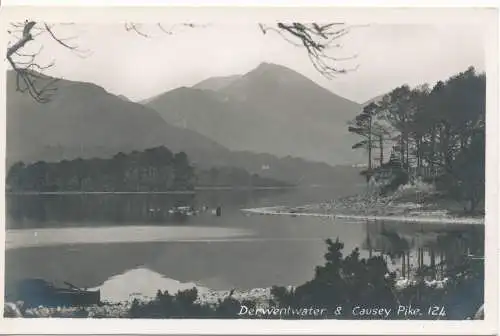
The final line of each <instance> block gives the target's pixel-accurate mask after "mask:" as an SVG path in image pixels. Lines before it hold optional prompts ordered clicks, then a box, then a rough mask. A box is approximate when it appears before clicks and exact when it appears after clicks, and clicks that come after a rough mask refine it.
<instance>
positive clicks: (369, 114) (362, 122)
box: [348, 103, 378, 172]
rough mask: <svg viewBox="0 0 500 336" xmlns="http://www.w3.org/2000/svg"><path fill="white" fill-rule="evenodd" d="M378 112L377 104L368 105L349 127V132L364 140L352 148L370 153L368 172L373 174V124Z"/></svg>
mask: <svg viewBox="0 0 500 336" xmlns="http://www.w3.org/2000/svg"><path fill="white" fill-rule="evenodd" d="M377 111H378V106H377V104H375V103H370V104H368V105H367V106H365V107H364V108H363V111H362V112H361V114H359V115H357V116H356V117H355V118H354V121H353V122H352V123H351V126H349V127H348V130H349V132H351V133H354V134H357V135H359V136H360V137H362V139H363V140H361V141H360V142H357V143H355V144H354V145H353V146H352V148H353V149H356V148H364V149H366V151H367V152H368V172H371V170H372V149H373V147H374V144H373V140H374V134H373V123H374V118H375V115H376V113H377Z"/></svg>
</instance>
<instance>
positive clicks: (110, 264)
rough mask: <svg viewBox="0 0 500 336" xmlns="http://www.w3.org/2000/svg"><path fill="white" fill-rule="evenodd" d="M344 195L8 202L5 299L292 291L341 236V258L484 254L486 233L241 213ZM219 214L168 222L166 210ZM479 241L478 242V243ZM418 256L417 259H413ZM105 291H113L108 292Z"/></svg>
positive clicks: (214, 194)
mask: <svg viewBox="0 0 500 336" xmlns="http://www.w3.org/2000/svg"><path fill="white" fill-rule="evenodd" d="M346 193H352V191H347V190H342V191H340V190H334V189H319V188H315V189H306V190H293V191H291V190H288V191H254V192H250V191H239V192H230V191H203V192H198V193H197V194H196V195H86V196H81V195H46V196H12V195H9V196H8V197H7V222H6V226H7V235H6V237H7V238H6V239H7V241H6V246H7V250H6V272H5V273H6V292H7V293H9V290H10V288H11V287H12V284H13V283H14V282H15V281H17V280H19V279H22V278H33V277H37V278H44V279H46V280H49V281H53V282H55V283H62V282H63V281H67V282H70V283H72V284H74V285H77V286H81V287H87V288H95V287H101V288H106V290H107V291H108V293H106V291H104V293H103V295H104V296H106V295H107V294H109V295H108V296H109V297H111V296H112V297H113V298H114V299H117V298H119V297H126V296H127V295H128V294H130V293H131V292H141V293H142V294H151V293H154V292H155V291H156V290H157V289H158V288H159V287H164V288H165V287H168V286H170V285H171V284H172V281H174V280H175V281H174V282H175V283H176V284H177V285H179V283H178V282H181V283H187V284H186V286H188V287H189V286H190V285H192V284H193V283H194V284H197V285H200V286H205V287H210V288H214V289H229V288H239V289H248V288H254V287H267V286H271V285H299V284H302V283H304V282H305V281H307V280H310V279H311V277H312V276H313V274H314V267H315V266H316V265H319V264H322V263H323V255H324V253H325V252H326V245H325V242H324V240H325V239H326V238H333V239H335V238H337V237H338V238H339V239H340V240H341V241H342V242H343V243H344V244H345V253H348V252H350V251H351V250H352V249H354V248H356V247H359V248H360V249H361V251H362V254H363V255H364V256H368V255H369V254H370V253H379V252H381V251H383V252H392V254H393V255H394V258H392V259H388V261H389V263H390V264H391V265H393V267H394V268H397V267H398V263H399V261H398V255H399V254H398V253H400V251H401V250H403V251H408V252H410V256H411V262H412V263H413V262H414V257H415V253H413V254H412V252H415V251H417V249H419V248H423V249H424V250H425V253H424V255H425V258H429V255H430V253H431V251H432V253H433V254H437V255H439V256H441V257H443V258H444V257H447V258H453V256H457V255H459V254H460V253H462V254H463V253H482V250H483V244H484V243H483V242H484V227H482V226H478V225H471V226H467V225H445V224H443V225H435V224H422V225H420V224H415V223H381V222H371V223H366V222H359V221H358V222H357V221H338V220H331V219H324V218H313V217H289V216H264V215H250V216H248V215H245V214H243V213H242V212H241V211H240V209H242V208H250V207H261V206H274V205H303V204H308V203H314V202H321V201H327V200H329V199H333V198H336V197H339V196H345V195H346ZM182 205H192V206H194V207H195V208H201V207H202V206H206V207H208V208H210V209H212V208H214V207H216V206H218V205H220V206H222V216H221V217H216V216H214V215H212V214H211V212H210V211H207V212H205V213H201V214H199V215H198V216H192V217H188V218H172V216H169V215H168V210H169V209H170V208H171V207H173V206H182ZM481 237H483V240H482V239H481ZM415 258H416V257H415ZM172 279H174V280H172ZM110 289H112V292H113V293H111V291H109V290H110Z"/></svg>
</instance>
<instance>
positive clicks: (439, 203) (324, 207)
mask: <svg viewBox="0 0 500 336" xmlns="http://www.w3.org/2000/svg"><path fill="white" fill-rule="evenodd" d="M242 211H243V212H246V213H248V214H265V215H290V216H313V217H329V218H332V219H333V218H341V219H355V220H384V221H401V222H421V223H456V224H484V215H470V214H467V215H466V214H464V212H463V209H462V208H461V205H460V204H458V203H457V202H454V201H452V200H449V199H446V198H444V197H442V196H441V195H439V193H437V192H436V191H434V190H433V189H432V187H430V186H428V185H423V184H416V185H415V184H413V185H403V186H401V187H400V188H399V189H398V190H396V191H395V192H394V193H393V194H391V195H388V196H379V195H378V194H376V193H373V192H366V193H364V194H359V195H355V196H350V197H344V198H339V199H334V200H331V201H328V202H323V203H319V204H308V205H302V206H297V207H288V206H276V207H267V208H254V209H243V210H242Z"/></svg>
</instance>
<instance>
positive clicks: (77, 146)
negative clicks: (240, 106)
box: [6, 72, 357, 185]
mask: <svg viewBox="0 0 500 336" xmlns="http://www.w3.org/2000/svg"><path fill="white" fill-rule="evenodd" d="M7 75H8V77H7V132H6V133H7V134H6V135H7V148H6V154H7V167H8V168H9V167H10V166H11V165H12V164H13V163H15V162H18V161H24V162H25V163H32V162H35V161H38V160H43V161H51V162H54V161H60V160H63V159H68V160H71V159H75V158H83V159H85V158H93V157H96V158H109V157H112V156H113V155H115V154H117V153H118V152H124V153H127V152H130V151H133V150H139V151H140V150H143V149H146V148H153V147H157V146H163V145H164V146H166V147H168V148H169V149H171V150H172V151H175V152H179V151H185V152H186V153H187V154H188V156H189V158H190V160H191V162H193V163H194V164H195V165H196V166H197V167H198V168H200V169H208V168H211V167H237V168H242V169H245V170H247V171H248V172H249V173H251V174H258V175H259V176H262V177H263V178H272V179H275V180H281V181H285V182H289V183H297V182H299V183H300V182H303V183H304V184H330V185H331V184H336V183H337V181H340V182H342V183H344V182H345V181H346V179H345V178H344V177H345V176H346V175H349V176H350V175H351V174H352V175H353V176H354V175H356V174H357V173H352V172H351V170H348V171H345V172H344V171H343V170H342V172H341V174H340V175H339V170H338V169H336V168H334V167H331V166H328V165H326V164H322V163H314V162H307V161H305V160H301V159H291V158H282V159H280V158H277V157H276V156H273V155H269V154H254V153H250V152H246V153H245V152H231V151H230V150H228V149H227V148H225V147H224V146H222V145H219V144H218V143H216V142H214V141H212V140H210V139H209V138H207V137H206V136H204V135H201V134H199V133H197V132H194V131H192V130H189V129H184V128H182V127H176V126H173V125H171V124H169V123H167V122H165V120H164V119H163V118H161V117H160V116H159V114H158V113H157V112H156V111H155V110H153V109H151V108H148V107H145V106H143V105H140V104H137V103H133V102H130V101H125V100H123V99H122V98H121V97H118V96H115V95H112V94H110V93H108V92H106V91H105V90H104V89H103V88H101V87H99V86H97V85H95V84H91V83H82V82H75V81H69V80H60V81H59V82H58V83H57V87H58V90H57V92H56V94H55V95H54V97H53V99H52V101H50V102H49V103H45V104H40V103H37V102H35V101H34V100H33V99H32V98H31V97H30V96H29V95H28V94H26V93H21V92H18V91H16V86H15V74H14V73H12V72H8V74H7ZM192 90H194V89H188V91H189V92H190V93H191V91H192ZM183 91H184V90H183V89H179V90H178V92H177V93H176V94H179V95H180V96H182V94H183ZM197 92H198V93H199V95H200V96H202V97H204V96H205V95H206V94H207V91H203V90H197ZM190 96H191V95H189V97H190ZM208 96H209V97H212V96H210V95H208ZM214 99H215V98H214ZM217 99H219V98H218V96H217V97H216V99H215V101H214V102H213V104H214V105H217V104H218V103H219V101H218V100H217ZM206 106H209V105H208V104H207V105H206ZM208 120H212V118H209V119H208ZM237 135H238V134H237V133H234V139H237V138H238V137H237ZM344 173H345V174H344ZM356 176H357V175H356Z"/></svg>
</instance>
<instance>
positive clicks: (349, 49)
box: [2, 8, 498, 331]
mask: <svg viewBox="0 0 500 336" xmlns="http://www.w3.org/2000/svg"><path fill="white" fill-rule="evenodd" d="M64 11H65V10H63V9H61V10H59V13H61V16H59V20H54V17H55V15H47V16H45V15H44V13H47V12H48V10H47V9H45V10H44V11H43V10H41V11H40V14H36V15H35V14H33V11H32V12H26V15H25V16H23V15H22V11H21V10H17V11H16V12H15V15H12V18H11V17H9V16H7V14H5V13H4V16H3V17H2V21H3V26H2V29H3V30H4V31H3V34H4V35H5V37H6V41H5V42H6V43H7V44H6V57H5V58H4V65H5V73H4V78H5V90H4V91H5V93H6V94H5V103H6V109H5V115H6V118H5V139H6V140H5V141H6V143H5V175H4V177H3V178H4V181H5V198H4V200H5V221H4V222H5V263H4V285H3V290H4V304H3V309H4V311H3V320H4V321H9V320H12V319H17V320H23V319H46V318H52V319H57V320H60V319H87V320H96V319H123V320H137V319H139V320H144V319H155V320H162V319H169V320H171V319H176V320H177V319H184V320H190V319H197V320H199V319H205V320H207V319H209V320H212V319H219V320H221V319H225V320H228V319H230V320H231V319H232V320H251V321H255V322H256V323H257V322H258V321H260V320H279V321H288V320H300V321H305V322H307V321H317V320H346V321H352V320H372V321H373V320H405V321H408V320H410V321H416V320H417V321H438V320H439V321H463V320H472V321H473V322H474V321H476V320H479V321H484V320H485V319H487V318H493V316H491V315H490V317H488V314H491V312H493V313H495V310H496V303H491V304H486V301H488V300H491V299H495V298H496V292H490V293H493V294H495V298H493V297H491V298H486V296H487V295H486V294H485V288H486V286H485V283H486V282H488V281H494V282H495V279H494V278H491V277H492V276H496V273H495V272H496V271H495V272H493V273H486V266H485V265H486V263H488V262H489V261H488V258H490V255H487V253H488V252H487V249H486V246H487V245H488V243H489V241H490V239H492V240H491V241H492V243H495V242H496V236H494V235H495V234H496V231H488V229H487V226H491V225H493V226H496V225H497V222H496V219H495V218H493V222H491V221H490V219H488V221H485V218H487V217H488V216H489V214H487V213H488V212H489V211H490V208H491V207H492V206H493V207H495V205H494V204H493V203H494V199H493V200H491V199H488V194H489V193H488V192H487V190H490V194H491V193H497V192H498V186H495V185H489V184H488V185H487V183H486V180H487V174H486V172H487V171H488V169H487V164H488V165H492V164H496V163H495V162H496V161H495V162H493V161H490V160H493V159H492V158H490V157H489V156H488V155H486V147H487V146H486V142H487V137H486V128H487V127H486V119H488V121H489V122H490V119H489V118H490V114H491V113H493V114H494V113H497V112H498V110H496V111H495V110H490V109H491V106H493V107H495V106H497V105H491V104H489V103H488V100H487V98H488V99H497V98H498V97H492V96H489V95H490V92H489V91H488V90H489V87H490V86H489V85H490V84H491V83H496V82H491V80H497V78H496V76H497V72H496V71H497V68H496V66H497V65H496V63H495V64H490V63H488V60H490V62H491V59H492V58H491V55H490V56H488V53H489V50H491V48H488V46H487V43H488V41H489V40H488V38H489V37H488V36H489V35H488V34H487V32H488V31H489V30H488V29H487V28H488V27H489V26H491V24H495V20H496V19H497V16H496V14H498V13H497V11H495V10H494V9H493V10H488V9H472V8H469V9H467V8H465V9H460V10H456V11H451V12H450V13H448V14H446V10H444V9H443V11H444V13H443V15H440V14H439V13H437V11H438V9H434V11H435V12H433V9H427V11H428V13H429V15H426V14H425V13H427V12H426V11H424V10H421V11H417V10H416V9H415V12H416V13H417V12H418V15H419V16H418V15H416V16H413V17H412V16H411V14H410V13H409V12H408V11H411V10H408V11H406V12H403V13H404V14H401V13H399V14H397V15H389V16H388V17H389V19H384V18H385V17H384V15H382V14H383V13H384V12H383V10H379V11H378V12H377V11H376V10H375V11H374V12H373V14H372V15H371V19H367V18H368V17H369V16H367V13H369V12H370V9H366V8H365V9H363V11H364V12H363V13H364V15H362V16H356V15H354V14H355V11H353V15H352V19H350V16H338V15H335V10H334V9H332V10H329V11H330V12H331V13H332V15H331V19H330V20H328V15H326V14H325V13H323V14H321V15H319V16H318V18H317V19H314V17H313V16H311V15H308V16H305V18H304V19H303V17H304V16H302V15H297V19H294V18H293V14H292V16H286V17H283V18H282V17H281V16H279V15H277V16H276V18H277V19H274V20H273V19H272V16H270V14H267V15H262V16H258V15H257V16H256V17H255V20H254V19H252V18H251V16H249V17H245V16H244V15H245V14H244V13H245V11H244V9H239V10H235V11H234V13H233V14H232V18H230V19H228V18H227V17H226V19H219V20H218V19H217V17H215V16H213V15H207V16H206V18H205V20H202V16H201V15H200V14H199V13H200V10H198V12H197V13H198V14H196V15H194V16H193V19H192V20H190V19H189V14H185V15H183V16H179V17H177V18H176V16H174V15H173V14H168V10H167V9H158V10H157V13H156V15H152V16H151V19H148V20H145V19H144V17H142V19H141V17H139V19H138V20H136V19H135V16H133V15H131V16H130V19H129V18H126V19H123V17H122V16H121V17H120V19H117V20H114V19H112V18H111V17H110V19H109V20H107V21H104V16H105V15H106V14H96V17H98V19H96V20H92V18H89V17H88V15H86V16H85V15H83V14H82V15H83V16H82V17H84V19H78V17H77V14H78V11H79V10H78V9H71V10H70V9H67V13H68V16H66V17H65V16H64V15H62V13H64ZM151 11H152V12H153V13H154V10H152V9H151ZM158 11H164V12H165V16H164V18H162V16H161V15H159V14H158ZM186 11H188V10H186ZM316 11H318V10H316ZM360 11H361V10H360ZM111 12H112V11H110V10H108V12H107V13H111ZM249 12H250V11H249ZM344 12H345V10H344ZM86 13H87V14H88V13H89V12H88V11H87V12H86ZM96 13H97V11H96ZM121 13H122V14H123V13H124V12H123V11H122V12H121ZM220 13H221V15H223V14H222V13H224V11H223V10H220ZM276 13H279V11H277V12H276ZM291 13H299V12H293V11H292V12H291ZM377 13H381V16H380V19H379V18H378V16H377ZM455 14H456V16H457V17H456V19H455V20H453V19H452V18H453V15H455ZM401 15H406V16H407V20H405V19H401ZM447 15H448V16H447ZM228 16H230V14H228ZM238 16H239V17H240V18H241V21H239V19H238ZM221 17H223V16H221ZM394 17H397V18H398V19H396V20H390V18H394ZM418 17H420V18H422V19H421V20H420V21H419V20H418V19H417V18H418ZM444 17H448V18H451V19H452V20H451V21H450V22H448V20H445V19H443V18H444ZM5 18H7V19H9V20H8V21H5V20H4V19H5ZM85 18H86V19H85ZM461 18H468V19H461ZM494 32H495V31H494ZM495 52H496V50H495ZM493 62H497V60H495V59H494V58H493ZM490 69H494V70H495V71H492V72H490V71H489V70H490ZM490 75H491V76H492V77H490ZM491 85H494V84H491ZM495 85H496V84H495ZM487 92H488V95H487ZM493 94H495V93H494V92H493ZM487 115H488V118H487ZM497 124H498V122H497ZM496 126H498V125H496ZM488 127H489V126H488ZM488 136H489V137H491V136H492V137H493V140H492V139H490V138H488V149H489V146H490V145H491V146H497V144H498V141H497V139H496V137H497V136H498V134H489V135H488ZM489 141H494V143H490V142H489ZM492 162H493V163H492ZM495 169H496V171H497V172H498V168H495V167H493V168H492V171H493V170H495ZM488 176H489V175H488ZM488 188H491V189H488ZM497 195H498V194H497ZM492 211H493V210H492ZM486 222H487V225H486V224H485V223H486ZM494 249H495V248H489V249H488V250H489V251H492V250H494ZM491 257H492V258H496V256H493V255H492V256H491ZM492 260H493V261H495V260H496V259H492ZM490 267H493V266H492V265H490ZM494 267H497V265H496V262H495V265H494ZM495 290H496V289H495ZM490 307H491V310H488V308H490ZM495 318H496V317H495ZM490 321H491V320H490ZM473 322H471V323H473ZM30 323H31V322H30ZM310 323H312V322H310ZM74 331H76V330H74Z"/></svg>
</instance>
